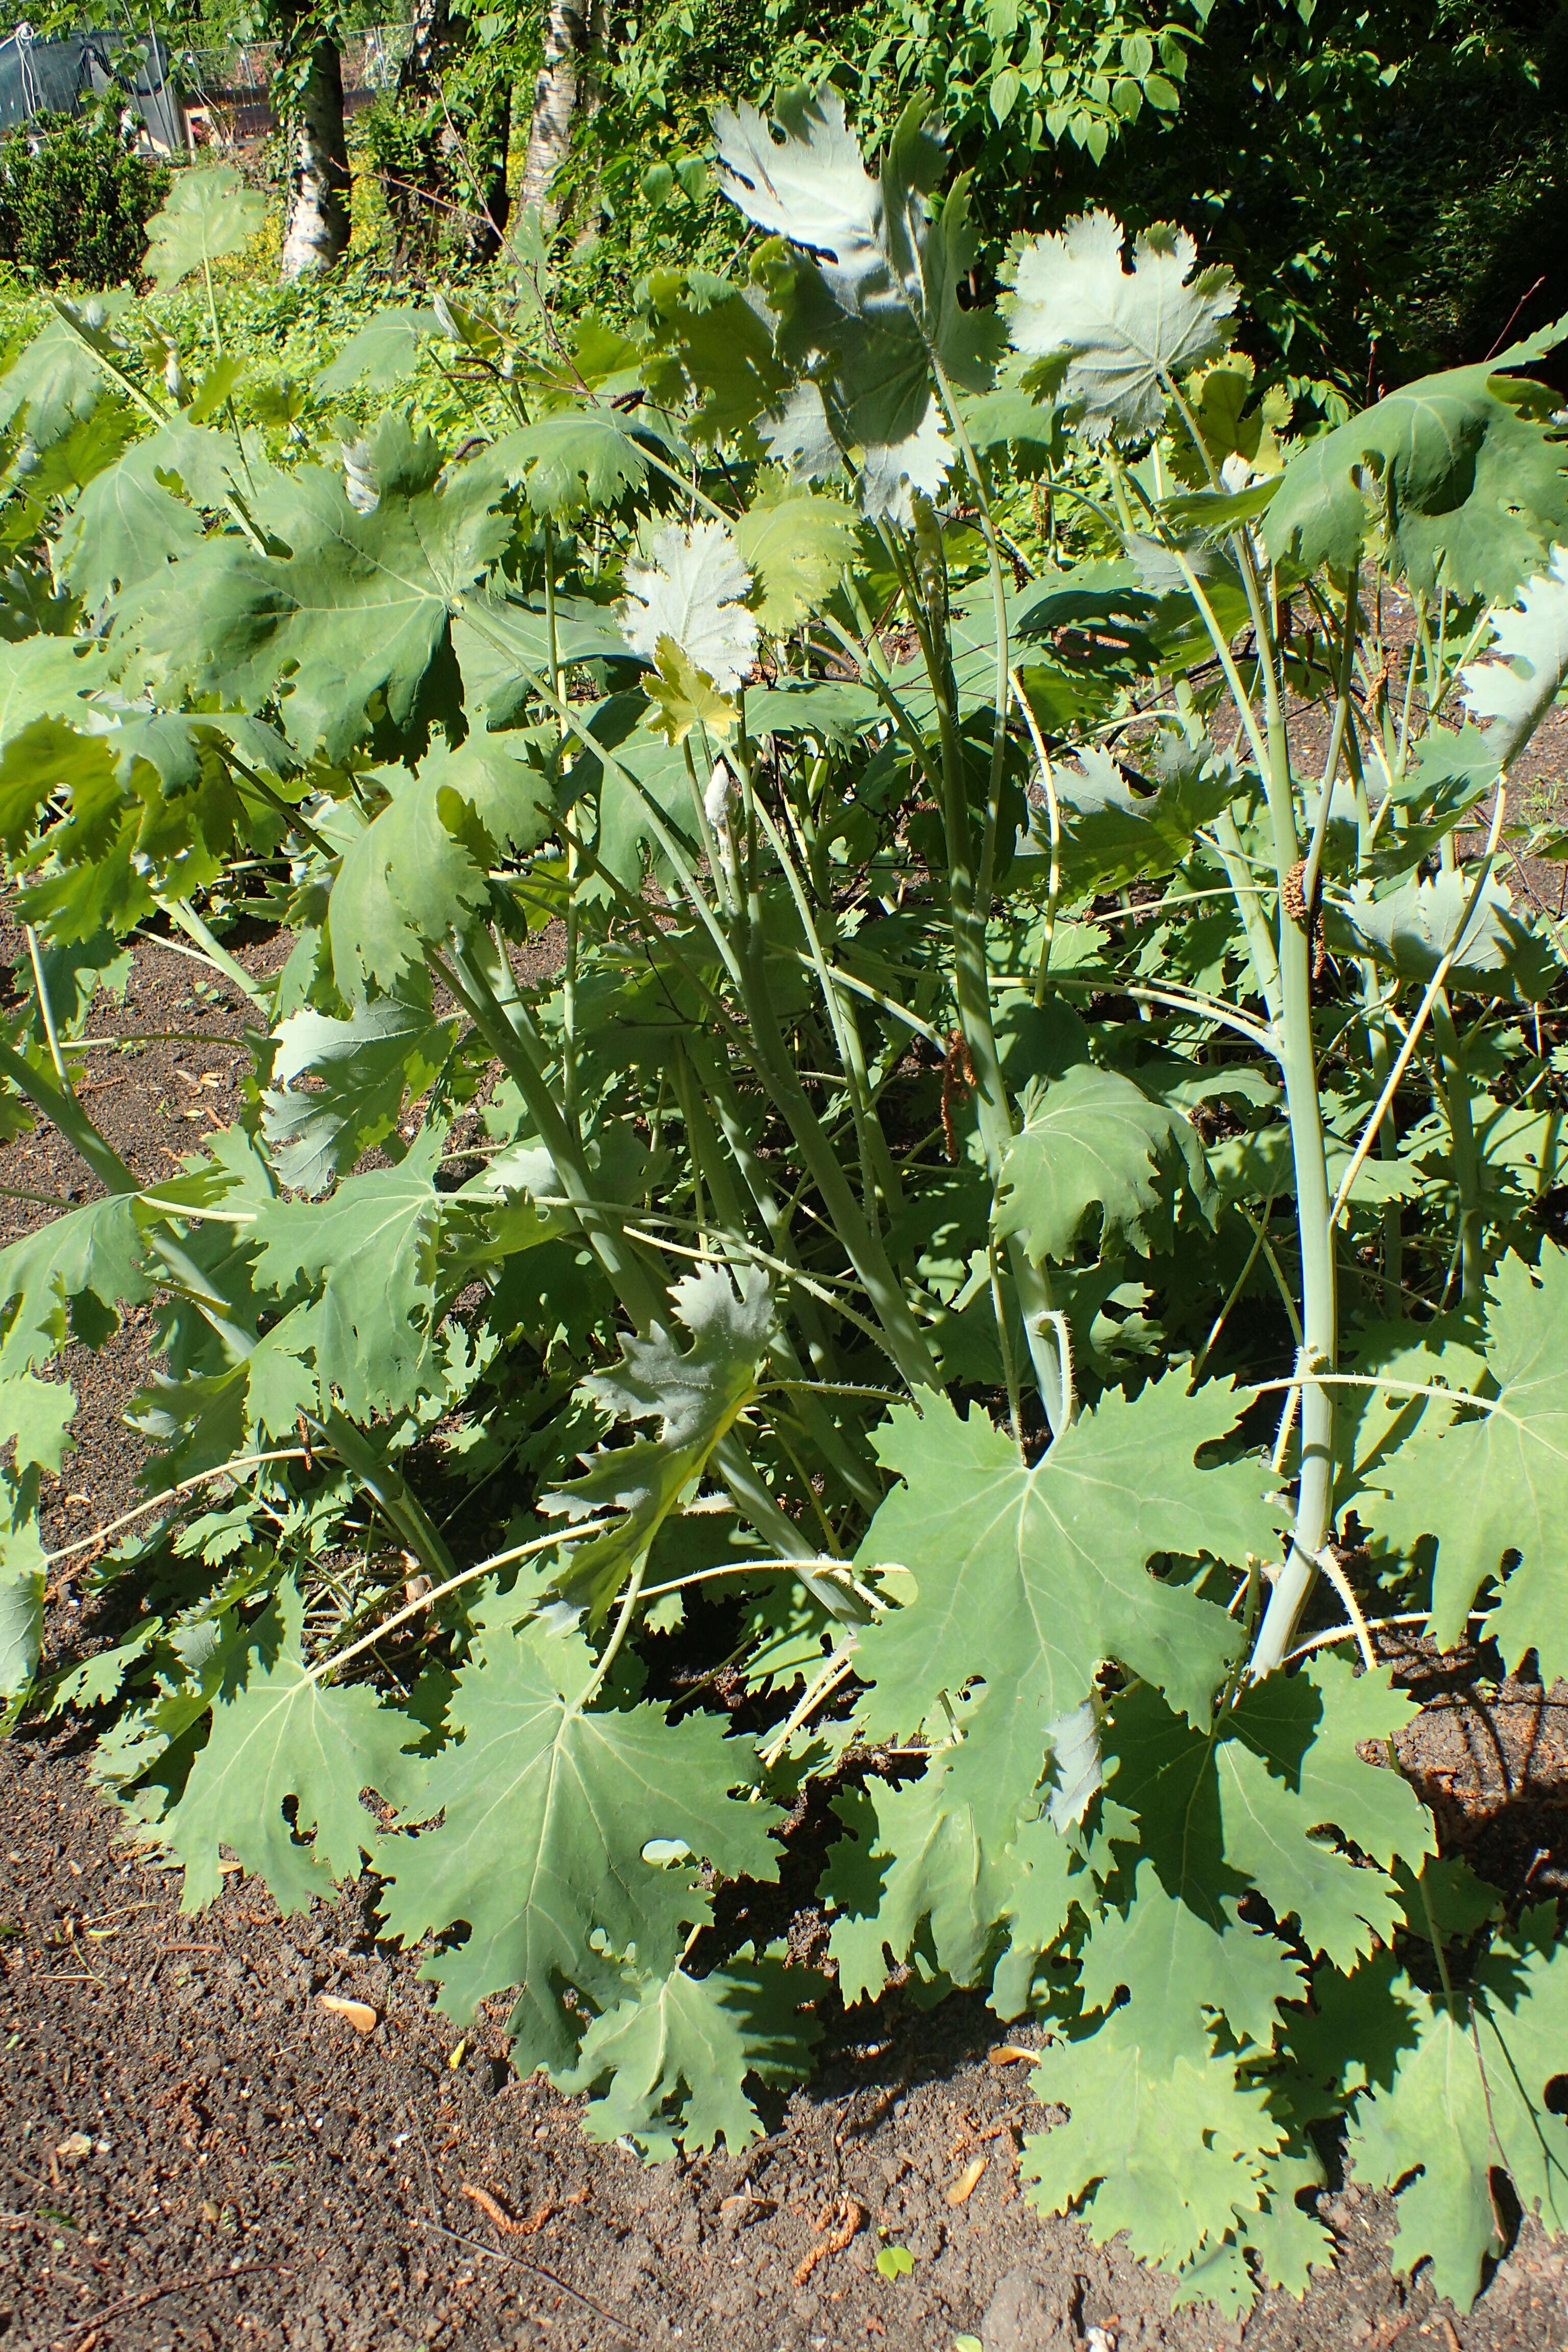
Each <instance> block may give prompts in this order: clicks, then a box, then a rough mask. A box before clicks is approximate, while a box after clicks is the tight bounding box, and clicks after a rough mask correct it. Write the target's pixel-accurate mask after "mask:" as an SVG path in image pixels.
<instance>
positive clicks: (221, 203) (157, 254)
mask: <svg viewBox="0 0 1568 2352" xmlns="http://www.w3.org/2000/svg"><path fill="white" fill-rule="evenodd" d="M266 219H267V199H266V197H265V196H263V195H261V194H258V192H257V191H256V190H255V189H254V188H248V187H247V185H246V184H245V179H244V176H243V174H242V173H240V172H239V171H237V169H236V167H235V166H234V164H232V163H216V164H213V165H211V166H209V167H208V168H207V169H206V170H205V171H200V172H177V173H175V174H174V184H173V185H172V187H171V188H170V190H169V193H168V194H167V195H166V196H165V197H164V199H163V203H162V204H161V205H159V207H158V210H157V211H156V212H155V213H154V214H153V217H152V219H151V220H150V221H149V222H148V224H147V261H146V269H147V275H148V277H149V278H151V279H152V280H153V285H154V286H155V287H156V288H157V289H158V291H159V293H160V294H167V293H168V292H169V291H170V289H171V288H173V287H175V286H177V285H178V284H179V283H180V280H181V279H182V278H188V277H189V276H190V274H191V272H192V270H194V269H201V268H205V266H206V265H207V264H208V263H210V262H214V261H221V260H223V259H224V258H225V257H226V256H227V255H229V254H231V253H238V252H240V251H241V250H242V248H243V247H246V246H247V245H248V244H249V243H250V240H251V238H252V237H253V236H255V235H256V233H257V231H258V229H259V228H260V227H261V226H263V224H264V223H265V221H266Z"/></svg>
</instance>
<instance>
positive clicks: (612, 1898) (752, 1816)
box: [376, 1624, 776, 2073]
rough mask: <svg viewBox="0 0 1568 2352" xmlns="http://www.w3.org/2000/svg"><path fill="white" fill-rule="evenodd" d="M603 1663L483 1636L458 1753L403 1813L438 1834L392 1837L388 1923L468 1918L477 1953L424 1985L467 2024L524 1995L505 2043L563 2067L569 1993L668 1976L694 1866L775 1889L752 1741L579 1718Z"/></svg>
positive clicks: (619, 1719)
mask: <svg viewBox="0 0 1568 2352" xmlns="http://www.w3.org/2000/svg"><path fill="white" fill-rule="evenodd" d="M591 1669H592V1660H591V1659H590V1657H589V1654H588V1653H587V1650H586V1648H585V1647H584V1644H583V1643H580V1642H577V1641H575V1640H574V1639H571V1638H567V1639H565V1640H554V1641H550V1640H546V1639H545V1638H544V1637H543V1635H542V1634H531V1633H528V1632H526V1631H525V1632H522V1633H517V1632H514V1631H513V1630H512V1628H511V1627H510V1626H509V1625H505V1624H497V1625H495V1626H493V1627H492V1628H491V1629H490V1630H489V1631H488V1632H487V1633H485V1635H484V1637H483V1643H482V1646H481V1648H480V1650H479V1654H478V1656H477V1658H476V1659H475V1661H474V1662H473V1663H472V1664H470V1665H468V1666H467V1667H466V1668H465V1669H464V1671H463V1672H462V1674H461V1675H459V1676H458V1684H457V1689H456V1691H455V1693H454V1695H453V1698H452V1702H451V1705H450V1707H449V1708H448V1711H447V1714H448V1721H449V1723H450V1726H451V1728H452V1732H453V1734H454V1739H453V1744H452V1745H451V1746H449V1747H447V1748H445V1749H443V1750H442V1752H441V1753H440V1754H439V1755H438V1756H437V1757H436V1758H435V1759H433V1760H432V1761H431V1762H429V1763H428V1764H426V1766H425V1767H424V1768H423V1778H422V1780H421V1783H420V1786H419V1788H418V1790H417V1793H416V1795H415V1797H414V1798H413V1800H412V1801H411V1802H410V1804H409V1807H408V1818H409V1819H410V1820H413V1821H434V1819H435V1816H436V1815H437V1813H440V1814H441V1815H442V1819H441V1822H440V1826H439V1827H438V1828H434V1829H430V1830H426V1831H424V1832H421V1833H420V1834H419V1835H418V1836H416V1837H413V1838H410V1837H407V1836H397V1837H389V1838H386V1839H384V1841H383V1842H382V1843H381V1845H380V1846H379V1847H378V1849H377V1854H376V1866H377V1868H378V1869H379V1870H381V1871H382V1872H383V1873H384V1875H385V1876H386V1878H387V1880H388V1881H389V1885H388V1888H387V1895H386V1906H385V1907H386V1916H387V1923H388V1926H389V1927H390V1928H391V1930H392V1931H393V1933H395V1934H396V1935H399V1936H402V1937H405V1940H407V1941H408V1942H410V1943H415V1942H417V1941H418V1939H419V1938H420V1937H422V1936H425V1935H428V1934H430V1933H432V1932H434V1931H437V1930H439V1929H442V1928H445V1927H449V1926H450V1925H451V1924H452V1922H453V1921H454V1920H458V1919H461V1920H465V1921H466V1922H467V1923H468V1927H469V1928H470V1930H471V1933H470V1935H469V1936H468V1940H467V1942H465V1943H463V1944H462V1945H460V1946H458V1947H455V1948H452V1949H450V1950H447V1951H443V1952H441V1953H439V1954H438V1955H437V1956H435V1957H434V1958H431V1959H430V1960H428V1961H427V1962H426V1970H425V1972H426V1975H427V1976H431V1977H434V1978H435V1979H437V1981H438V1982H439V1983H440V1984H441V1985H442V1987H443V1995H442V1998H443V2000H444V2002H445V2003H446V2005H447V2007H448V2008H449V2009H450V2010H451V2011H453V2013H454V2014H456V2015H467V2014H468V2012H469V2011H471V2010H472V2009H473V2007H474V2005H475V2004H476V2003H477V2002H479V2001H480V2000H485V1999H486V1998H487V1997H488V1996H489V1994H491V1993H494V1992H500V1991H504V1990H509V1989H510V1988H511V1987H513V1986H516V1987H519V1988H521V1990H520V1991H519V1994H518V2002H517V2007H516V2010H515V2011H513V2014H512V2020H511V2025H510V2031H511V2032H512V2033H513V2034H514V2035H516V2036H517V2038H518V2044H519V2047H518V2051H517V2055H516V2063H518V2065H519V2067H520V2069H521V2071H523V2072H524V2073H526V2072H529V2071H530V2070H531V2069H532V2068H533V2067H535V2066H541V2065H543V2066H550V2067H554V2068H565V2067H567V2066H570V2065H571V2064H572V2063H573V2062H574V2057H575V2054H576V2050H577V2043H578V2040H579V2037H580V2035H581V2033H582V2030H583V2023H584V2020H583V2017H582V2015H581V2013H580V2012H579V2013H578V2014H576V2015H575V2016H574V2014H573V2013H572V2012H571V2011H568V2010H567V2009H566V2008H565V2007H564V2006H563V2001H562V1998H561V1996H562V1994H563V1992H564V1991H565V1990H566V1989H567V1987H568V1986H574V1987H575V1988H576V1989H577V1990H578V1991H579V1992H580V1993H584V1994H585V1995H586V1996H587V1997H588V1999H589V2000H592V2001H594V2002H595V2003H596V2004H602V2005H605V2006H609V2005H611V2004H613V2003H615V2002H617V2001H619V2000H622V1999H623V1998H624V1996H625V1993H626V1970H625V1968H624V1966H623V1962H624V1961H625V1960H626V1958H628V1957H629V1956H630V1955H633V1954H635V1956H636V1965H637V1973H638V1975H639V1976H641V1977H644V1978H645V1979H661V1978H664V1977H666V1976H668V1973H669V1971H670V1969H672V1968H673V1967H674V1966H675V1963H676V1960H677V1959H678V1958H679V1954H680V1951H681V1948H682V1946H683V1945H684V1943H685V1941H686V1938H687V1937H688V1935H689V1932H690V1929H691V1928H692V1927H693V1926H694V1925H696V1924H697V1923H698V1922H700V1920H702V1919H704V1918H705V1917H706V1916H707V1915H708V1910H709V1904H710V1897H709V1895H708V1894H707V1893H706V1892H705V1891H704V1890H703V1889H702V1888H701V1887H700V1886H698V1885H696V1884H695V1876H696V1870H695V1865H696V1864H699V1863H700V1862H704V1861H705V1862H708V1863H710V1864H711V1865H712V1867H713V1868H714V1869H715V1870H718V1871H721V1872H723V1873H725V1874H740V1873H742V1872H743V1873H745V1874H748V1875H750V1876H752V1877H757V1878H767V1877H771V1876H773V1873H774V1869H775V1866H776V1854H775V1852H774V1850H773V1847H772V1845H771V1844H770V1842H769V1837H768V1832H769V1830H770V1829H771V1828H772V1826H773V1822H774V1820H775V1818H776V1816H775V1813H774V1811H773V1808H772V1807H771V1806H769V1805H766V1804H761V1803H747V1802H745V1801H731V1798H730V1796H729V1794H728V1791H729V1790H731V1788H748V1787H752V1786H754V1785H755V1782H756V1780H757V1779H758V1767H757V1762H756V1754H755V1750H754V1748H752V1745H751V1744H750V1742H748V1741H746V1740H742V1739H736V1740H733V1741H730V1740H727V1739H726V1738H724V1734H723V1729H722V1727H721V1726H720V1725H719V1724H718V1723H716V1722H715V1721H714V1719H713V1718H712V1717H711V1716H702V1715H693V1716H689V1717H687V1718H686V1720H685V1721H684V1722H681V1723H677V1724H672V1723H670V1722H669V1721H668V1719H667V1717H666V1716H665V1712H664V1709H663V1708H662V1707H660V1706H635V1707H629V1708H624V1709H620V1708H615V1707H603V1708H600V1709H597V1710H595V1711H593V1712H590V1713H587V1714H583V1713H579V1711H578V1709H577V1708H576V1706H574V1704H573V1703H572V1701H571V1700H570V1699H569V1698H568V1696H566V1693H567V1692H568V1691H574V1690H578V1689H581V1688H582V1687H584V1685H586V1683H587V1681H588V1677H589V1674H590V1672H591ZM655 1843H658V1844H659V1845H660V1846H661V1847H664V1848H668V1847H669V1846H672V1845H673V1846H676V1847H684V1848H685V1850H686V1851H687V1853H689V1855H690V1857H691V1866H690V1867H687V1866H677V1867H669V1868H667V1867H665V1866H663V1864H662V1863H661V1862H660V1861H645V1860H644V1858H643V1855H644V1849H645V1847H648V1846H650V1845H653V1844H655Z"/></svg>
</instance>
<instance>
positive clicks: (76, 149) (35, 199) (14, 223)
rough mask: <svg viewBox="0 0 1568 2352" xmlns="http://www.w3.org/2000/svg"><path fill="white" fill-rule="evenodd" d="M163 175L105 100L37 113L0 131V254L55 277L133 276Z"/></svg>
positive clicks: (97, 282)
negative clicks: (101, 105) (77, 109)
mask: <svg viewBox="0 0 1568 2352" xmlns="http://www.w3.org/2000/svg"><path fill="white" fill-rule="evenodd" d="M40 134H41V135H40ZM34 142H37V143H36V144H35V143H34ZM168 185H169V174H168V173H167V171H165V170H164V168H163V166H162V165H161V164H156V163H152V162H151V161H150V160H149V159H148V158H147V157H146V156H144V155H142V154H140V153H138V152H137V151H136V149H135V148H134V147H132V145H130V144H129V142H127V140H126V138H125V135H124V133H123V131H121V127H120V125H119V123H118V121H116V120H115V119H114V117H113V116H112V114H110V112H108V111H107V110H104V111H102V112H100V113H99V114H98V115H97V116H96V117H73V116H69V115H40V116H38V117H37V119H36V121H34V122H33V124H32V125H31V126H30V129H29V130H27V131H21V130H16V131H9V132H8V133H7V134H6V136H5V139H4V140H0V256H3V257H4V258H5V260H7V261H12V262H15V263H16V264H17V265H18V266H19V267H21V268H25V269H31V270H36V271H37V274H38V276H39V277H40V278H46V279H47V280H49V281H51V282H53V281H56V280H59V279H72V280H74V281H75V282H76V283H77V284H78V285H81V286H115V285H118V284H120V283H121V281H122V280H123V279H126V278H136V277H138V276H139V275H140V274H141V268H142V252H143V250H144V248H145V247H146V243H147V222H148V219H149V217H150V216H151V215H152V214H153V213H154V212H155V211H156V210H157V207H158V206H159V205H161V204H162V202H163V197H164V194H165V193H166V192H167V189H168Z"/></svg>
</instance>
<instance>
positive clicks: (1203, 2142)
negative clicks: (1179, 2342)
mask: <svg viewBox="0 0 1568 2352" xmlns="http://www.w3.org/2000/svg"><path fill="white" fill-rule="evenodd" d="M1147 2015H1148V2011H1140V2012H1135V2011H1133V2010H1132V2009H1131V2008H1127V2009H1121V2010H1117V2011H1115V2012H1114V2013H1113V2014H1112V2015H1111V2016H1110V2017H1109V2018H1107V2019H1106V2021H1104V2023H1103V2024H1101V2025H1100V2027H1099V2028H1098V2029H1097V2031H1095V2032H1093V2033H1090V2034H1089V2035H1088V2036H1086V2037H1085V2038H1084V2039H1083V2040H1081V2041H1076V2042H1056V2043H1054V2044H1053V2045H1052V2046H1051V2047H1050V2048H1049V2049H1048V2050H1047V2052H1046V2053H1045V2054H1044V2056H1043V2057H1042V2058H1041V2059H1040V2061H1039V2063H1037V2066H1036V2068H1035V2075H1034V2088H1035V2095H1036V2097H1037V2099H1039V2100H1040V2101H1041V2103H1042V2104H1043V2105H1058V2104H1059V2105H1062V2106H1065V2107H1067V2108H1068V2111H1069V2112H1068V2120H1067V2121H1066V2122H1065V2123H1058V2124H1056V2125H1054V2126H1052V2128H1051V2129H1050V2130H1049V2131H1048V2132H1046V2133H1043V2134H1036V2135H1034V2136H1033V2137H1030V2138H1028V2139H1026V2141H1025V2142H1024V2158H1023V2163H1022V2166H1021V2167H1020V2169H1021V2171H1022V2174H1023V2177H1024V2179H1025V2181H1026V2183H1027V2184H1028V2186H1027V2188H1026V2192H1025V2193H1026V2196H1027V2197H1028V2200H1029V2202H1030V2203H1031V2204H1032V2205H1035V2206H1037V2207H1038V2208H1039V2210H1041V2211H1042V2212H1045V2213H1062V2212H1066V2210H1068V2207H1069V2206H1070V2205H1071V2204H1073V2203H1074V2202H1075V2201H1076V2200H1078V2199H1079V2198H1080V2197H1081V2196H1083V2195H1084V2193H1085V2191H1086V2190H1089V2189H1092V2192H1093V2204H1092V2207H1091V2215H1092V2225H1093V2229H1094V2233H1095V2235H1096V2237H1097V2238H1101V2239H1106V2238H1111V2237H1114V2236H1115V2234H1116V2232H1117V2231H1119V2230H1125V2231H1126V2232H1127V2239H1128V2243H1129V2244H1130V2245H1131V2248H1132V2251H1133V2252H1134V2253H1136V2254H1140V2255H1142V2257H1143V2259H1144V2260H1145V2261H1146V2262H1155V2263H1166V2264H1168V2265H1170V2266H1172V2267H1174V2266H1175V2265H1176V2264H1177V2263H1188V2262H1191V2261H1192V2260H1193V2259H1194V2256H1195V2255H1196V2254H1197V2253H1198V2252H1199V2251H1200V2249H1202V2248H1203V2246H1204V2244H1205V2241H1208V2242H1217V2241H1219V2240H1220V2239H1222V2238H1223V2237H1224V2235H1225V2233H1226V2231H1227V2230H1229V2229H1230V2227H1231V2226H1232V2222H1233V2219H1234V2216H1235V2214H1236V2212H1237V2210H1238V2209H1239V2210H1241V2211H1243V2212H1247V2211H1248V2210H1255V2209H1256V2208H1257V2207H1258V2204H1259V2203H1260V2202H1261V2201H1262V2199H1263V2196H1264V2180H1265V2169H1266V2159H1267V2158H1268V2157H1269V2156H1271V2155H1273V2154H1275V2153H1276V2152H1277V2151H1278V2150H1279V2148H1281V2147H1283V2146H1284V2144H1285V2138H1286V2132H1285V2126H1283V2124H1281V2123H1280V2122H1279V2120H1278V2118H1277V2117H1276V2116H1274V2115H1273V2114H1272V2113H1271V2112H1270V2110H1269V2106H1268V2100H1267V2098H1266V2096H1265V2095H1264V2094H1263V2092H1262V2091H1260V2090H1258V2089H1256V2088H1254V2087H1252V2086H1251V2085H1244V2084H1240V2083H1238V2082H1237V2072H1236V2064H1235V2062H1234V2060H1231V2059H1226V2058H1223V2057H1215V2056H1212V2055H1211V2056H1180V2057H1176V2058H1174V2059H1173V2058H1171V2057H1170V2056H1168V2055H1167V2054H1166V2053H1165V2052H1164V2051H1163V2048H1161V2047H1159V2046H1158V2043H1159V2038H1160V2037H1158V2035H1157V2036H1156V2046H1155V2047H1154V2048H1153V2049H1152V2050H1150V2049H1146V2048H1145V2046H1144V2042H1143V2040H1142V2034H1141V2032H1140V2021H1141V2019H1142V2018H1145V2017H1147Z"/></svg>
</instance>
